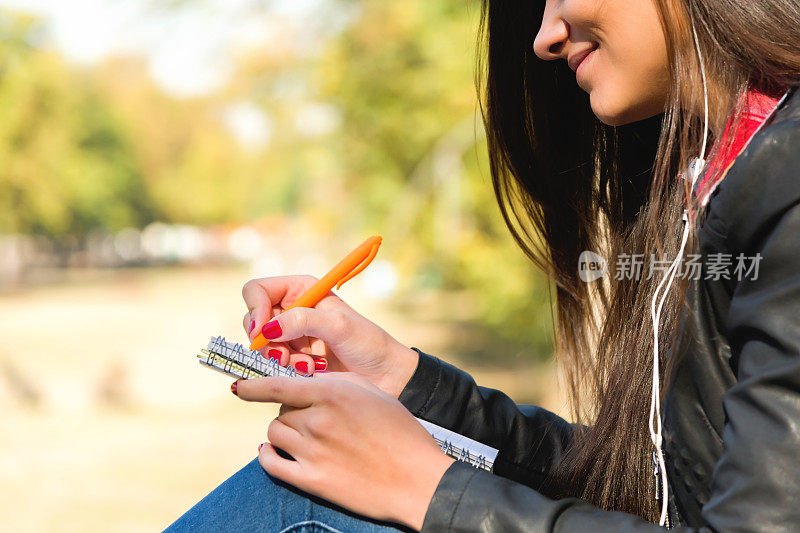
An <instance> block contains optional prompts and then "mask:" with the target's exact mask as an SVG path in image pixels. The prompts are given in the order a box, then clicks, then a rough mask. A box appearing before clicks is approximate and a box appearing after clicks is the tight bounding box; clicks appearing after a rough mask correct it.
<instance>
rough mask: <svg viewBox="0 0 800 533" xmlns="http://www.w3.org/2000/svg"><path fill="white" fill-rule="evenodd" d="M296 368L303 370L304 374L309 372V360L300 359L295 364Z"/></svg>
mask: <svg viewBox="0 0 800 533" xmlns="http://www.w3.org/2000/svg"><path fill="white" fill-rule="evenodd" d="M294 368H295V370H297V371H299V372H302V373H303V374H308V362H307V361H298V362H296V363H295V364H294Z"/></svg>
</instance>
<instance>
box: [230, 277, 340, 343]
mask: <svg viewBox="0 0 800 533" xmlns="http://www.w3.org/2000/svg"><path fill="white" fill-rule="evenodd" d="M317 281H318V280H317V278H315V277H313V276H275V277H268V278H259V279H251V280H250V281H248V282H247V283H245V284H244V286H243V287H242V298H244V301H245V304H246V305H247V310H248V311H250V312H251V313H252V314H253V319H255V321H256V327H255V330H256V331H257V330H258V329H259V328H260V327H261V326H262V325H264V323H266V322H267V319H268V318H269V317H270V315H269V309H270V308H272V307H273V306H277V307H281V308H286V307H289V305H291V304H292V302H294V301H295V300H296V299H297V298H299V297H300V295H301V294H303V293H304V292H305V291H306V290H308V288H309V287H311V286H312V285H313V284H314V283H316V282H317ZM330 294H331V295H333V293H330ZM326 298H327V297H326ZM320 303H321V302H320Z"/></svg>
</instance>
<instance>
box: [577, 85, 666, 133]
mask: <svg viewBox="0 0 800 533" xmlns="http://www.w3.org/2000/svg"><path fill="white" fill-rule="evenodd" d="M613 92H614V94H615V95H618V94H620V92H618V91H613ZM589 102H590V104H591V106H592V112H593V113H594V114H595V116H596V117H597V118H598V119H599V120H600V122H602V123H603V124H606V125H608V126H624V125H625V124H631V123H632V122H638V121H640V120H645V119H648V118H650V117H653V116H655V115H657V114H659V113H662V112H663V109H661V108H657V106H655V105H654V104H653V103H652V102H630V101H626V100H624V99H621V98H619V97H617V98H609V97H607V96H606V95H604V94H603V93H602V92H601V91H599V90H592V91H591V92H590V93H589Z"/></svg>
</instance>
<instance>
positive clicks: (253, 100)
mask: <svg viewBox="0 0 800 533" xmlns="http://www.w3.org/2000/svg"><path fill="white" fill-rule="evenodd" d="M478 17H479V2H478V0H438V1H435V2H432V1H429V0H70V1H69V2H64V1H59V0H0V402H2V405H3V410H2V413H1V414H0V420H2V428H3V429H2V432H1V433H0V515H2V516H3V523H4V526H3V527H4V529H5V528H7V527H8V528H10V529H9V530H20V529H24V530H28V531H30V530H75V531H89V530H102V531H110V530H113V531H127V530H131V531H139V530H154V529H155V530H157V529H161V528H163V527H164V526H166V525H167V524H168V523H170V522H171V521H172V520H173V519H175V518H176V517H177V516H178V515H180V514H181V513H182V512H183V511H184V510H185V509H187V508H188V507H189V506H190V505H192V504H193V503H194V502H196V501H197V500H198V499H200V498H201V497H202V496H203V495H205V494H206V493H207V492H208V491H209V490H211V489H212V488H213V487H214V486H216V485H217V484H218V483H220V482H221V481H222V480H224V479H225V478H226V477H227V476H228V475H230V474H231V473H233V472H234V471H235V470H236V469H238V468H240V467H241V466H242V465H243V464H245V463H246V462H247V461H248V460H250V459H251V458H252V457H254V456H255V453H256V447H257V445H258V444H259V443H260V442H262V441H263V440H264V439H265V437H266V427H267V424H268V422H269V421H270V420H271V419H272V418H273V417H274V416H276V414H277V409H272V407H271V406H251V405H243V404H242V403H241V402H237V401H236V399H235V398H234V397H232V395H231V394H230V393H229V392H227V389H228V383H227V381H226V380H225V379H224V378H222V377H220V376H218V375H214V374H213V373H211V372H208V371H207V370H204V369H202V368H201V367H199V365H197V364H196V362H195V361H194V354H195V353H197V350H199V349H200V348H201V347H203V346H204V344H205V343H206V341H207V339H208V338H209V337H210V336H211V335H218V334H221V335H226V336H228V337H230V338H236V339H240V340H244V339H245V338H246V336H245V334H244V332H243V331H242V326H241V320H242V316H243V314H244V312H245V311H246V308H245V306H244V304H243V302H242V300H241V287H242V285H244V283H245V282H246V281H247V280H248V279H250V278H252V277H264V276H271V275H281V274H314V275H321V274H323V273H324V272H325V271H326V270H327V268H329V267H330V266H331V265H332V264H333V262H335V261H336V260H338V259H339V258H340V256H341V255H342V254H343V253H345V252H346V251H349V250H350V249H352V248H353V247H354V246H355V245H356V244H358V243H360V242H361V241H362V240H363V239H364V238H366V237H367V236H369V235H372V234H380V235H382V236H383V237H384V245H383V246H382V248H381V250H380V252H379V255H378V259H377V260H376V262H375V263H374V264H373V265H372V266H371V267H370V268H369V269H367V270H366V271H365V272H364V274H362V275H361V276H359V277H357V278H355V279H354V280H353V281H352V282H350V283H348V285H347V286H345V287H344V288H343V289H342V291H340V295H341V296H342V297H343V298H344V299H346V300H347V301H348V302H349V303H351V304H352V305H353V306H354V307H355V308H356V309H358V310H359V311H360V312H362V313H363V314H365V315H366V316H367V317H369V318H370V319H371V320H373V321H375V322H377V323H378V324H380V325H381V326H382V327H384V328H385V329H387V330H388V331H389V332H390V333H392V334H393V335H394V336H395V337H397V338H398V339H399V340H401V341H402V342H404V343H406V344H407V345H412V346H417V347H419V348H421V349H423V350H425V351H427V352H429V353H432V354H434V355H437V356H439V357H442V358H444V359H447V360H448V361H451V362H453V363H455V364H457V365H459V366H461V367H462V368H465V369H466V370H468V371H469V372H470V373H472V374H473V376H474V377H475V378H476V380H477V381H478V383H479V384H481V385H486V386H491V387H495V388H500V389H502V390H504V391H506V392H507V393H509V394H510V395H511V396H512V397H513V398H514V399H515V400H516V401H518V402H520V403H539V404H543V405H545V406H547V407H549V408H551V409H553V410H556V411H559V412H563V410H564V405H563V403H562V399H561V397H560V396H559V394H558V391H557V389H556V384H555V380H554V372H553V368H552V363H551V355H552V343H551V326H550V320H551V314H550V308H549V303H548V284H547V283H546V282H545V281H544V279H543V278H542V277H541V276H540V275H539V274H538V273H537V272H535V271H534V270H533V268H532V267H531V266H530V265H529V263H528V262H527V261H526V259H525V258H524V256H523V254H522V253H521V252H520V251H519V250H518V249H517V248H516V247H515V246H514V244H513V242H512V240H511V238H510V236H509V235H508V232H507V230H506V229H505V227H504V225H503V223H502V220H501V219H500V216H499V212H498V209H497V206H496V203H495V200H494V198H493V196H492V191H491V183H490V178H489V172H488V166H487V164H486V155H485V148H484V139H483V128H482V124H481V120H480V115H479V113H478V111H477V98H476V92H475V87H474V84H473V74H474V64H475V53H476V51H475V39H476V32H477V26H478Z"/></svg>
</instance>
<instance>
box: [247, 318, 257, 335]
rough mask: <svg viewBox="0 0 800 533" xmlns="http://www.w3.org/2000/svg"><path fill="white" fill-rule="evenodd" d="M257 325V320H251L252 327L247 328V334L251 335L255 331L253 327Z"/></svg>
mask: <svg viewBox="0 0 800 533" xmlns="http://www.w3.org/2000/svg"><path fill="white" fill-rule="evenodd" d="M254 327H256V321H255V320H253V321H252V322H250V329H248V330H247V334H248V335H250V334H251V333H252V332H253V328H254Z"/></svg>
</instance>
